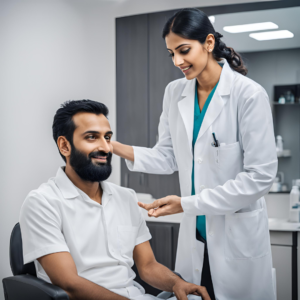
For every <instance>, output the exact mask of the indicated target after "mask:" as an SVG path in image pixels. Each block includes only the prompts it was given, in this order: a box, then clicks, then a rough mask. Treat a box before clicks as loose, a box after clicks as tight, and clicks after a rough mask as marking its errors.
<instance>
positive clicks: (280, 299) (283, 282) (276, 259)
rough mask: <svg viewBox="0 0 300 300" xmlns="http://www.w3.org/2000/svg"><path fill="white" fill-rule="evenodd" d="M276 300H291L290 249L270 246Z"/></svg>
mask: <svg viewBox="0 0 300 300" xmlns="http://www.w3.org/2000/svg"><path fill="white" fill-rule="evenodd" d="M271 249H272V258H273V267H274V268H275V269H276V284H277V300H292V247H289V246H278V245H271Z"/></svg>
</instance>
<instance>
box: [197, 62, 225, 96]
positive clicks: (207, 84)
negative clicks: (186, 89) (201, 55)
mask: <svg viewBox="0 0 300 300" xmlns="http://www.w3.org/2000/svg"><path fill="white" fill-rule="evenodd" d="M221 72H222V67H221V66H220V65H219V64H218V62H217V61H216V60H215V59H214V58H212V57H211V58H209V59H208V61H207V65H206V67H205V68H204V70H203V71H202V72H201V74H199V75H198V76H197V81H198V91H202V92H210V91H211V90H212V89H213V88H214V87H215V85H216V84H217V82H218V81H219V79H220V76H221Z"/></svg>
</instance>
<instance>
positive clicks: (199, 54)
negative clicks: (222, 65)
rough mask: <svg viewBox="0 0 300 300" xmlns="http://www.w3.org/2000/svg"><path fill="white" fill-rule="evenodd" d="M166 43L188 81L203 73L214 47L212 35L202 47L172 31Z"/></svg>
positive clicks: (174, 60) (175, 62) (175, 63)
mask: <svg viewBox="0 0 300 300" xmlns="http://www.w3.org/2000/svg"><path fill="white" fill-rule="evenodd" d="M165 41H166V46H167V49H168V51H169V53H170V56H171V57H172V60H173V63H174V65H175V66H176V67H178V68H180V69H181V71H182V72H183V74H184V75H185V77H186V79H188V80H191V79H193V78H195V77H198V76H199V75H200V74H201V73H202V71H203V70H204V69H205V67H206V65H207V61H208V57H209V53H211V51H212V49H213V46H214V45H212V43H211V41H210V35H209V36H208V38H207V39H206V42H205V43H204V44H203V45H202V44H201V43H200V42H199V41H197V40H189V39H186V38H183V37H181V36H179V35H177V34H175V33H173V32H172V31H171V32H170V33H169V34H168V35H167V36H166V38H165ZM213 44H214V39H213Z"/></svg>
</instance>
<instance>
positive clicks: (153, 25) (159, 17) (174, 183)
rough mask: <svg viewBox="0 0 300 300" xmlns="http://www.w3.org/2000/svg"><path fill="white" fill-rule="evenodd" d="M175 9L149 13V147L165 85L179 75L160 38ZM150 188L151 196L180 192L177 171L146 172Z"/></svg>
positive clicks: (156, 128)
mask: <svg viewBox="0 0 300 300" xmlns="http://www.w3.org/2000/svg"><path fill="white" fill-rule="evenodd" d="M173 13H174V12H161V13H155V14H150V15H149V146H150V147H153V146H154V145H155V144H156V141H157V137H158V123H159V117H160V115H161V113H162V103H163V97H164V92H165V88H166V86H167V85H168V83H170V82H171V81H173V80H175V79H178V78H182V77H183V74H182V72H181V71H180V70H179V69H178V68H176V67H175V66H174V64H173V62H172V59H171V57H169V53H168V51H167V48H166V44H165V41H164V39H163V38H162V36H161V35H162V29H163V26H164V24H165V22H166V21H167V19H168V18H169V17H171V16H172V15H173ZM149 187H150V189H151V193H152V195H153V196H154V198H161V197H165V196H168V195H178V196H179V195H180V187H179V179H178V173H177V172H175V173H174V174H172V175H149Z"/></svg>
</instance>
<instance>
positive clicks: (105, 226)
mask: <svg viewBox="0 0 300 300" xmlns="http://www.w3.org/2000/svg"><path fill="white" fill-rule="evenodd" d="M107 115H108V109H107V107H106V106H105V105H104V104H101V103H99V102H95V101H91V100H81V101H69V102H66V103H64V104H63V105H62V107H61V108H60V109H59V110H58V111H57V112H56V115H55V117H54V122H53V138H54V140H55V142H56V143H57V147H58V149H59V152H60V155H61V156H62V158H63V159H64V161H65V162H66V166H65V167H64V168H59V169H58V172H57V174H56V177H54V178H51V179H50V180H49V181H48V182H47V183H44V184H42V185H41V186H40V187H39V188H38V189H37V190H33V191H31V192H30V193H29V195H28V196H27V198H26V199H25V202H24V204H23V206H22V209H21V215H20V225H21V232H22V238H23V256H24V263H29V262H32V261H34V263H35V267H36V271H37V276H38V277H39V278H42V279H44V280H45V281H48V282H52V283H53V284H55V285H57V286H59V287H61V288H62V289H64V290H65V291H66V292H67V294H68V295H69V298H70V299H71V300H73V299H82V300H102V299H105V300H109V299H114V300H122V299H126V298H130V299H139V300H146V299H156V298H155V297H153V296H151V295H146V294H145V292H144V290H143V288H142V287H141V286H140V285H138V284H137V283H136V282H134V281H133V279H134V278H135V273H134V272H133V271H132V269H131V267H132V266H133V263H134V261H135V264H136V266H137V269H138V271H139V274H140V276H141V278H142V279H143V280H144V281H145V282H147V283H149V284H150V285H152V286H154V287H156V288H158V289H160V290H165V291H170V292H174V293H175V295H176V297H177V298H178V299H180V300H181V299H187V295H188V294H194V295H198V296H202V298H203V299H204V300H207V299H210V298H209V296H208V294H207V292H206V289H205V288H204V287H200V286H197V285H194V284H191V283H187V282H185V281H184V280H182V279H180V278H179V277H178V276H176V275H175V274H174V273H173V272H171V271H170V270H169V269H167V268H166V267H164V266H163V265H161V264H159V263H158V262H156V260H155V258H154V255H153V252H152V249H151V247H150V244H149V239H150V238H151V235H150V233H149V230H148V228H147V226H146V223H145V221H144V219H143V217H142V215H141V211H140V208H139V207H138V205H137V198H136V195H135V192H134V191H133V190H131V189H126V188H123V187H119V186H117V185H115V184H112V183H109V182H105V180H106V179H107V178H108V177H109V176H110V173H111V158H112V152H113V148H112V144H111V137H112V131H111V128H110V125H109V122H108V120H107Z"/></svg>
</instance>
